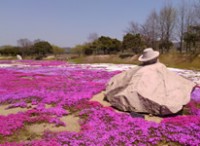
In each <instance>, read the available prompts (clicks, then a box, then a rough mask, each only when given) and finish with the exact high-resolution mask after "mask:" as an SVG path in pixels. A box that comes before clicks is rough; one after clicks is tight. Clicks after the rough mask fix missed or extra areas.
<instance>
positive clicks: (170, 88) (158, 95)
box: [105, 63, 195, 115]
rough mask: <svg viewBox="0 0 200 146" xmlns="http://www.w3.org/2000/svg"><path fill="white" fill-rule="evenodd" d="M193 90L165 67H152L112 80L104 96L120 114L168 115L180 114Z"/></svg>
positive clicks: (155, 65)
mask: <svg viewBox="0 0 200 146" xmlns="http://www.w3.org/2000/svg"><path fill="white" fill-rule="evenodd" d="M194 86H195V83H193V82H191V81H189V80H187V79H185V78H183V77H181V76H179V75H177V74H176V73H174V72H171V71H169V70H168V69H167V68H166V66H165V65H163V64H161V63H155V64H152V65H146V66H138V67H135V68H133V69H131V70H128V71H124V72H122V73H120V74H118V75H116V76H114V77H113V78H112V79H111V80H110V81H109V82H108V84H107V87H106V92H105V96H106V98H107V100H108V101H109V102H110V103H111V105H112V106H114V107H116V108H118V109H120V110H122V111H134V112H141V113H149V114H153V115H169V114H175V113H177V112H179V111H180V110H181V109H182V108H183V106H184V105H186V104H187V103H188V102H189V101H190V94H191V91H192V89H193V87H194Z"/></svg>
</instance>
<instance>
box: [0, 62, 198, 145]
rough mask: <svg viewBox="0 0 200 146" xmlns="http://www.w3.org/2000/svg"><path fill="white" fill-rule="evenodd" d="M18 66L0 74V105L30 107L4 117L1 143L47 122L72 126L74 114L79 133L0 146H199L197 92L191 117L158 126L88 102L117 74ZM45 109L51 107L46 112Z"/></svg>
mask: <svg viewBox="0 0 200 146" xmlns="http://www.w3.org/2000/svg"><path fill="white" fill-rule="evenodd" d="M0 63H2V64H13V62H9V61H2V62H0ZM15 63H16V62H15ZM17 63H18V64H22V66H20V65H18V66H11V67H5V68H0V93H1V94H0V104H1V105H7V104H9V107H7V109H9V108H15V107H22V108H29V106H30V105H31V106H32V107H30V109H29V110H27V111H25V112H19V113H16V114H10V115H7V116H0V127H1V128H0V139H1V137H6V136H11V135H13V134H14V133H15V132H17V131H18V130H20V129H22V128H23V127H24V126H25V125H26V124H32V123H37V122H45V123H53V124H55V125H57V126H68V125H65V123H63V122H62V121H61V120H60V118H61V117H62V116H65V115H68V114H73V112H74V111H75V112H76V114H78V115H76V116H78V117H79V118H80V120H79V124H80V125H81V130H80V132H69V131H64V132H52V131H46V132H44V134H43V136H42V138H41V139H40V140H38V139H37V140H36V139H35V140H34V139H33V140H31V141H26V142H23V141H21V142H9V141H7V142H4V143H1V142H0V143H1V144H0V145H2V146H7V145H10V146H22V145H31V146H32V145H33V146H36V145H45V146H51V145H54V146H60V145H70V146H79V145H84V146H86V145H87V146H90V145H91V146H94V145H95V146H102V145H108V146H109V145H125V146H129V145H135V146H138V145H139V146H142V145H144V146H145V145H147V146H148V145H165V144H172V145H191V146H197V145H200V114H199V113H200V112H199V105H200V89H199V88H196V89H195V90H194V91H193V93H192V96H191V97H192V99H191V102H190V103H189V104H188V105H187V108H188V109H189V114H188V115H179V116H175V117H168V118H163V120H162V122H161V123H155V122H149V121H145V120H144V119H141V118H133V117H131V116H130V115H129V113H118V112H116V111H114V110H113V109H112V108H110V107H103V106H102V105H101V104H100V103H98V102H92V101H89V99H91V98H92V96H93V95H95V94H97V93H99V92H101V91H102V90H104V89H105V85H106V83H107V82H108V80H109V79H110V78H111V77H112V76H113V75H115V74H117V73H119V72H108V71H106V70H102V69H93V68H91V67H89V66H88V67H82V66H81V65H74V64H67V63H65V62H59V61H19V62H17ZM23 65H24V66H23ZM46 105H51V107H49V108H46V107H45V106H46ZM33 107H34V108H33Z"/></svg>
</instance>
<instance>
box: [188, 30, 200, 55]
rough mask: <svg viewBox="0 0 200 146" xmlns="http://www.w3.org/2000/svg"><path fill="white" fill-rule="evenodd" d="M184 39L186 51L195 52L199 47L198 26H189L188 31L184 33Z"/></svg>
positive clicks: (199, 32)
mask: <svg viewBox="0 0 200 146" xmlns="http://www.w3.org/2000/svg"><path fill="white" fill-rule="evenodd" d="M184 41H185V42H186V51H187V52H191V51H192V52H193V53H195V52H196V51H197V48H198V49H199V47H200V26H189V27H188V31H187V32H186V33H184ZM198 51H199V50H198ZM198 53H199V52H198Z"/></svg>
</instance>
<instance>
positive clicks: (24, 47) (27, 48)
mask: <svg viewBox="0 0 200 146" xmlns="http://www.w3.org/2000/svg"><path fill="white" fill-rule="evenodd" d="M17 43H18V45H17V46H9V45H6V46H2V47H0V54H1V55H11V56H16V55H21V56H22V57H25V56H32V57H35V59H42V58H43V57H46V56H47V55H48V54H54V55H57V54H62V53H64V52H65V50H64V49H63V48H60V47H58V46H55V45H51V44H50V43H49V42H47V41H42V40H39V39H38V40H35V41H33V42H32V41H30V40H29V39H26V38H25V39H19V40H18V41H17Z"/></svg>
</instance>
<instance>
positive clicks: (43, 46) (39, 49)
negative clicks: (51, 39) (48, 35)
mask: <svg viewBox="0 0 200 146" xmlns="http://www.w3.org/2000/svg"><path fill="white" fill-rule="evenodd" d="M32 49H33V52H34V54H36V55H38V57H39V59H41V58H43V57H45V56H46V55H47V54H49V53H53V47H52V46H51V45H50V44H49V43H48V42H46V41H41V42H37V43H35V44H34V45H33V48H32Z"/></svg>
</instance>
